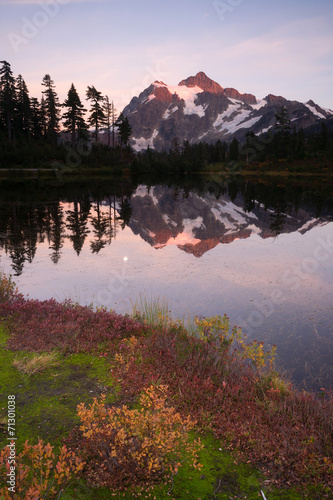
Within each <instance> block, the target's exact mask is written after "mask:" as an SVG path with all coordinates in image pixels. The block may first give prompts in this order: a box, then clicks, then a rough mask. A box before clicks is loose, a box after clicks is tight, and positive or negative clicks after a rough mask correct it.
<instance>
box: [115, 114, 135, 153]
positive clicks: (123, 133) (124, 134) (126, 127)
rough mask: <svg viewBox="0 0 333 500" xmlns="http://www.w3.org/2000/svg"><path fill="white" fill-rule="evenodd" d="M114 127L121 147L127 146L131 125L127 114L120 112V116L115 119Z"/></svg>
mask: <svg viewBox="0 0 333 500" xmlns="http://www.w3.org/2000/svg"><path fill="white" fill-rule="evenodd" d="M115 125H116V127H117V128H118V134H119V137H120V145H121V147H122V146H123V145H124V146H127V144H128V141H129V138H130V137H131V133H132V127H131V125H130V124H129V121H128V118H127V116H126V117H124V115H123V114H122V113H120V116H119V118H118V120H117V121H116V124H115Z"/></svg>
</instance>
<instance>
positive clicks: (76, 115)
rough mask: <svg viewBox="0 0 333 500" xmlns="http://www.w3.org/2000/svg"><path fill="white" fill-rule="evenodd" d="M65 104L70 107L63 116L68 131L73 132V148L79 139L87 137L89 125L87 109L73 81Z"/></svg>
mask: <svg viewBox="0 0 333 500" xmlns="http://www.w3.org/2000/svg"><path fill="white" fill-rule="evenodd" d="M63 106H64V107H65V108H68V111H67V112H66V113H64V115H63V118H65V121H64V127H65V130H66V131H67V132H70V133H71V138H72V148H75V147H76V141H77V139H78V140H80V139H81V140H84V139H87V136H88V134H87V131H88V127H87V125H86V122H85V120H84V112H85V111H87V110H86V109H85V108H84V107H83V104H82V103H81V100H80V97H79V95H78V93H77V91H76V88H75V87H74V84H73V83H72V85H71V88H70V89H69V91H68V94H67V99H66V100H65V102H64V103H63Z"/></svg>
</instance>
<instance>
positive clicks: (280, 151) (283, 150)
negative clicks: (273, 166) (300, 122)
mask: <svg viewBox="0 0 333 500" xmlns="http://www.w3.org/2000/svg"><path fill="white" fill-rule="evenodd" d="M275 118H276V123H275V125H274V129H275V130H276V137H275V142H276V154H277V156H278V157H279V158H286V157H287V156H288V153H289V149H290V147H289V146H290V132H291V125H290V123H291V122H290V118H289V113H288V110H287V108H286V107H285V106H283V107H282V108H281V111H280V112H277V113H275Z"/></svg>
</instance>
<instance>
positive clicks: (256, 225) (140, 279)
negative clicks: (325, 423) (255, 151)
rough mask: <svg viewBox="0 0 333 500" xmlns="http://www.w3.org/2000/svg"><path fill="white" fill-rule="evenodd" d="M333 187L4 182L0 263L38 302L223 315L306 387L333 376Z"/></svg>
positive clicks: (269, 180) (220, 181) (184, 181)
mask: <svg viewBox="0 0 333 500" xmlns="http://www.w3.org/2000/svg"><path fill="white" fill-rule="evenodd" d="M332 186H333V182H332V178H329V177H327V178H323V177H321V178H316V177H309V178H306V177H301V176H298V177H291V178H284V177H270V176H267V177H265V178H263V179H258V178H256V177H248V178H245V177H242V176H233V177H221V176H219V175H213V176H210V177H208V178H205V177H202V176H199V175H198V176H196V177H190V176H183V177H182V178H174V179H164V180H156V179H155V180H153V179H150V178H141V179H139V178H137V179H130V178H128V179H123V180H121V181H115V180H110V179H95V180H94V179H92V180H90V181H88V182H84V181H79V182H73V183H68V184H67V183H66V184H62V183H61V182H60V181H57V180H54V181H52V182H50V181H49V182H46V181H42V180H40V179H35V180H30V181H26V182H10V181H1V183H0V191H1V200H0V252H1V261H0V270H1V271H2V272H5V273H7V274H12V275H13V279H14V281H15V283H16V284H17V285H18V287H19V290H20V291H21V292H22V293H23V294H24V295H29V297H30V298H37V299H41V300H43V299H48V298H51V297H54V298H56V299H58V300H60V301H61V300H64V299H65V298H72V299H73V300H75V301H78V302H79V303H80V304H83V305H88V304H91V303H92V304H93V305H94V306H97V307H100V306H102V305H103V306H106V307H107V308H112V309H115V310H116V311H117V312H120V313H125V312H131V307H132V303H133V302H135V300H136V299H137V298H138V297H139V296H140V294H142V295H143V296H144V297H145V298H146V299H150V298H156V297H160V298H161V299H165V300H166V301H167V303H168V305H169V308H170V311H171V312H172V314H173V315H174V316H175V317H179V318H183V317H186V318H188V317H194V316H196V315H198V316H205V317H209V316H214V315H218V314H219V315H223V314H224V313H226V314H227V315H228V316H229V318H230V320H231V324H232V325H234V324H237V326H240V327H242V330H243V332H244V333H246V334H247V336H248V338H249V339H250V340H251V339H252V340H253V339H256V340H258V341H264V342H265V344H268V345H269V344H270V345H273V344H274V345H277V352H278V366H279V368H280V369H281V370H282V371H286V373H287V374H288V376H289V377H290V378H291V380H292V381H293V383H295V384H297V385H298V386H300V387H302V388H308V389H310V388H311V389H315V390H316V389H320V388H322V387H324V388H328V387H330V386H332V385H333V321H332V320H333V302H332V280H333V258H332V256H333V201H332V192H333V188H332Z"/></svg>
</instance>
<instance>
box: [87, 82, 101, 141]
mask: <svg viewBox="0 0 333 500" xmlns="http://www.w3.org/2000/svg"><path fill="white" fill-rule="evenodd" d="M86 96H87V100H88V101H92V104H91V110H90V116H89V118H88V123H89V125H91V126H94V127H95V132H94V136H95V141H96V142H98V131H99V129H100V127H101V126H102V125H103V124H104V123H105V114H104V111H103V107H102V101H103V99H104V97H103V96H102V93H101V92H99V91H98V90H96V89H95V87H94V86H92V87H89V86H88V89H87V92H86Z"/></svg>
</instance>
